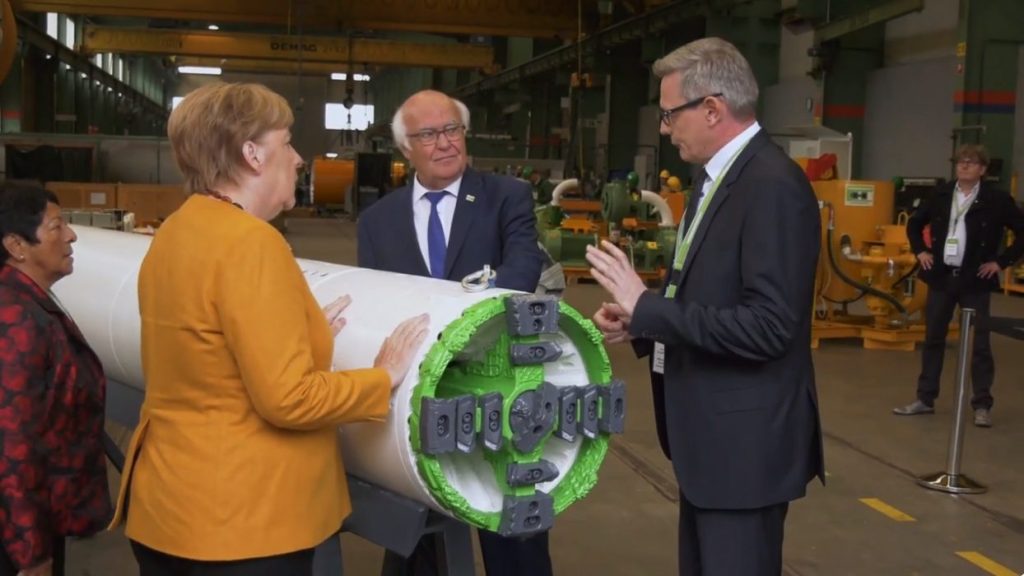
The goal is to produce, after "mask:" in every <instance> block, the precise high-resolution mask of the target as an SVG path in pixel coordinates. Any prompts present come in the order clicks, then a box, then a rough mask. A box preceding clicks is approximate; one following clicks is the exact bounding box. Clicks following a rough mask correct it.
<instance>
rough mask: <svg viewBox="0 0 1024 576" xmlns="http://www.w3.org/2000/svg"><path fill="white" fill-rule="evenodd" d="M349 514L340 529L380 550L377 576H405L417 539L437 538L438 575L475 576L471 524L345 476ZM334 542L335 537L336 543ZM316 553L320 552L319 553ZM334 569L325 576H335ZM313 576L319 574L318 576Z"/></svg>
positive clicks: (338, 570)
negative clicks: (374, 545)
mask: <svg viewBox="0 0 1024 576" xmlns="http://www.w3.org/2000/svg"><path fill="white" fill-rule="evenodd" d="M348 482H349V484H348V488H349V495H350V496H351V499H352V514H351V515H350V516H349V517H348V518H346V519H345V525H344V526H343V527H342V531H344V532H351V533H353V534H355V535H357V536H359V537H361V538H364V539H366V540H369V541H370V542H373V543H374V544H376V545H378V546H380V547H382V548H384V550H385V553H384V564H383V566H382V567H381V572H380V573H381V576H405V574H406V572H405V559H406V558H408V557H409V555H410V554H412V552H413V550H414V549H415V548H416V544H417V543H418V542H419V541H420V539H421V538H425V537H426V538H433V537H440V538H442V540H443V546H439V551H440V552H442V554H441V558H439V559H438V570H439V572H438V574H440V575H441V576H475V574H476V569H475V567H474V565H473V540H472V533H471V531H470V528H469V526H467V525H466V524H463V523H461V522H458V521H456V520H455V519H453V518H449V517H448V516H444V515H442V514H438V513H437V512H434V511H433V510H431V509H430V508H428V507H427V506H426V505H424V504H423V503H422V502H417V501H415V500H412V499H409V498H406V497H405V496H401V495H399V494H395V493H394V492H390V491H388V490H385V489H383V488H381V487H379V486H375V485H373V484H370V483H369V482H366V481H364V480H362V479H360V478H357V477H355V476H352V475H349V477H348ZM336 540H337V539H335V541H336ZM317 553H318V554H319V553H320V549H319V548H318V549H317ZM339 574H341V566H340V565H339V566H338V569H337V570H332V571H330V572H324V573H323V576H328V575H329V576H338V575H339ZM315 576H321V574H319V573H318V574H316V575H315Z"/></svg>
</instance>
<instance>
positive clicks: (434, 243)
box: [424, 190, 448, 278]
mask: <svg viewBox="0 0 1024 576" xmlns="http://www.w3.org/2000/svg"><path fill="white" fill-rule="evenodd" d="M447 194H448V192H447V191H446V190H442V191H440V192H427V193H426V194H424V196H426V198H427V200H430V220H429V221H428V224H427V252H428V253H429V254H430V275H431V276H433V277H434V278H444V258H445V254H446V253H447V251H448V247H447V245H446V244H445V241H444V228H443V227H442V226H441V216H440V214H438V213H437V203H438V202H440V201H441V198H444V197H445V195H447Z"/></svg>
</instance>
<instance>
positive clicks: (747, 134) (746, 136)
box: [697, 120, 761, 211]
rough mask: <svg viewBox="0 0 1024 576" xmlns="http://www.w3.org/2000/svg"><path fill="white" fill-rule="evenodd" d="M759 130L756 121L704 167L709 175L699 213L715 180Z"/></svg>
mask: <svg viewBox="0 0 1024 576" xmlns="http://www.w3.org/2000/svg"><path fill="white" fill-rule="evenodd" d="M759 130H761V125H760V124H758V123H757V121H756V120H755V121H754V123H753V124H751V125H750V126H748V127H747V129H746V130H744V131H743V132H740V133H739V134H738V135H737V136H736V137H735V138H733V139H732V140H730V141H729V143H728V144H726V145H725V146H722V147H721V148H720V149H719V150H718V152H715V155H714V156H712V157H711V160H708V163H707V164H705V165H704V171H705V172H706V173H707V178H706V179H705V180H704V183H703V184H702V185H701V189H700V200H699V203H698V204H697V210H698V211H699V210H700V208H701V206H703V205H704V202H705V201H706V200H707V197H708V192H709V191H710V190H711V184H712V183H714V181H715V179H716V178H718V175H719V174H721V173H722V170H725V168H726V164H728V163H729V161H730V160H733V155H734V154H736V151H737V150H739V149H740V148H742V147H743V146H745V145H746V144H747V142H750V139H751V138H753V137H754V135H755V134H757V132H758V131H759Z"/></svg>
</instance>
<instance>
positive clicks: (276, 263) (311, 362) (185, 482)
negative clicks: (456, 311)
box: [113, 83, 427, 576]
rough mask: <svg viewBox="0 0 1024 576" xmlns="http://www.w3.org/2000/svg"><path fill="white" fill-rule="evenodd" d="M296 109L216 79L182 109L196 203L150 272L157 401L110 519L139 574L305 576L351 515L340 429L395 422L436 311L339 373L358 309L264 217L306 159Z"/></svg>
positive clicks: (149, 335)
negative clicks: (393, 397) (324, 299)
mask: <svg viewBox="0 0 1024 576" xmlns="http://www.w3.org/2000/svg"><path fill="white" fill-rule="evenodd" d="M292 122H293V117H292V113H291V110H290V109H289V107H288V104H287V102H286V101H285V100H284V99H283V98H281V97H280V96H279V95H277V94H275V93H274V92H272V91H270V90H269V89H267V88H265V87H263V86H260V85H255V84H221V83H217V84H212V85H208V86H205V87H203V88H200V89H198V90H196V91H194V92H192V93H191V94H189V95H188V96H187V97H186V98H185V99H184V100H183V101H182V103H181V104H180V105H179V106H178V107H177V108H176V109H175V110H174V112H172V113H171V117H170V120H169V122H168V135H169V137H170V141H171V145H172V147H173V149H174V154H175V158H176V160H177V163H178V166H179V168H180V169H181V172H182V174H183V175H184V176H185V187H186V191H187V192H188V193H189V194H190V196H189V198H188V199H187V200H186V201H185V203H184V204H183V205H182V207H181V208H180V209H179V210H178V211H177V212H175V213H174V214H173V215H171V216H170V217H169V218H168V219H167V221H166V222H164V224H163V225H162V226H161V227H160V229H159V231H158V232H157V234H156V236H155V238H154V239H153V242H152V244H151V246H150V249H149V252H148V253H147V254H146V257H145V260H144V261H143V263H142V267H141V270H140V271H139V310H140V313H141V316H142V365H143V370H144V373H145V378H146V397H145V402H144V403H143V406H142V413H141V418H140V422H139V425H138V427H137V428H136V430H135V435H134V437H133V438H132V442H131V446H130V447H129V452H128V455H127V457H128V461H127V462H126V463H125V469H124V470H125V472H124V476H123V478H122V482H121V494H120V497H119V499H118V506H117V513H116V515H115V518H114V523H113V525H114V526H116V525H118V524H119V523H121V522H126V529H125V531H126V533H127V536H128V538H129V539H130V540H131V543H132V549H133V551H134V553H135V557H136V560H137V561H138V562H139V567H140V574H141V576H163V575H175V576H177V575H191V574H196V575H198V574H202V575H203V576H214V575H216V576H235V575H246V576H256V575H263V574H267V575H270V574H273V575H309V574H311V573H312V563H313V548H314V546H316V545H317V544H319V543H320V542H322V541H323V540H324V539H326V538H327V537H329V536H330V535H331V534H334V533H335V532H337V530H338V529H339V527H340V526H341V523H342V520H343V519H344V518H345V516H347V515H348V513H349V511H350V504H349V499H348V488H347V485H346V483H345V471H344V467H343V465H342V461H341V456H340V453H339V451H338V443H337V435H336V426H337V425H339V424H342V423H346V422H355V421H367V420H383V419H384V418H385V416H386V415H387V412H388V405H389V398H390V392H391V388H392V386H394V385H397V384H398V383H399V382H401V380H402V378H404V376H405V374H406V372H407V371H408V369H409V365H410V363H411V362H412V358H413V356H414V354H415V351H416V349H417V348H418V347H419V345H420V344H421V343H422V341H423V339H424V337H425V335H426V327H427V318H426V316H425V315H421V316H417V317H415V318H410V319H409V320H407V321H406V322H404V323H402V324H401V325H399V327H398V328H397V329H396V330H395V332H394V333H393V334H392V336H391V337H390V338H388V339H387V340H385V343H384V345H383V346H382V347H381V350H380V353H379V354H378V356H377V359H376V361H375V362H374V367H373V368H368V369H364V370H351V371H347V372H332V371H330V367H331V357H332V354H333V340H334V338H333V337H334V335H336V334H337V332H338V330H340V329H341V328H342V326H343V325H344V319H343V317H342V312H343V311H344V308H345V307H346V306H347V300H346V299H339V301H337V302H335V303H333V304H331V305H330V306H328V307H327V308H326V309H324V310H321V309H320V307H319V305H318V304H317V303H316V301H315V300H314V298H313V295H312V294H311V293H310V291H309V288H308V286H307V284H306V281H305V279H304V278H303V275H302V272H301V271H300V270H299V267H298V265H297V263H296V262H295V259H294V257H293V256H292V253H291V250H290V249H289V247H288V244H287V243H286V242H285V240H284V238H282V237H281V235H280V234H279V233H278V232H277V230H275V229H274V227H273V226H271V225H270V223H269V221H270V220H271V219H273V218H274V217H275V216H277V215H278V214H280V213H281V211H283V210H286V209H288V208H291V207H292V205H293V204H294V202H295V194H294V191H295V179H296V174H297V169H298V168H299V167H300V166H301V165H302V160H301V158H300V157H299V155H298V154H296V152H295V150H294V149H293V148H292V147H291V144H290V143H289V140H290V138H291V135H290V132H289V128H290V126H291V124H292Z"/></svg>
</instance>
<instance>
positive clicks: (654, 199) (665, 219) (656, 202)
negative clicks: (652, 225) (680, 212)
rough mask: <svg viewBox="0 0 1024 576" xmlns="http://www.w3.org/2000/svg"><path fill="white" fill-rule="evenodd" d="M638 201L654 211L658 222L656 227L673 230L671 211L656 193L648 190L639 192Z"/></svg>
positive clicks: (673, 222)
mask: <svg viewBox="0 0 1024 576" xmlns="http://www.w3.org/2000/svg"><path fill="white" fill-rule="evenodd" d="M640 199H641V200H643V201H644V202H646V203H648V204H650V205H651V206H653V207H654V210H655V211H657V213H658V218H659V220H660V222H659V223H658V226H659V227H661V228H675V227H676V223H675V219H674V218H673V216H672V209H671V208H669V206H668V202H666V201H665V199H664V198H662V197H661V196H660V195H659V194H658V193H657V192H652V191H650V190H641V191H640Z"/></svg>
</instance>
